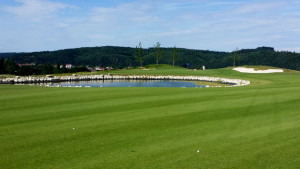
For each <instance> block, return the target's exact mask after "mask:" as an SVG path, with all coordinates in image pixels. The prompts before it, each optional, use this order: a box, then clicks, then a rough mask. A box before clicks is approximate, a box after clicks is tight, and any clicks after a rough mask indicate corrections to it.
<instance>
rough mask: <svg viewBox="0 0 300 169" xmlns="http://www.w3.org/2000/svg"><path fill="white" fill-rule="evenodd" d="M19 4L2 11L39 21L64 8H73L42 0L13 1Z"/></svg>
mask: <svg viewBox="0 0 300 169" xmlns="http://www.w3.org/2000/svg"><path fill="white" fill-rule="evenodd" d="M15 1H16V2H18V3H20V5H18V6H7V7H4V8H2V10H4V11H6V12H8V13H11V14H13V15H15V16H17V17H20V18H26V19H29V20H33V21H41V20H43V19H48V18H52V17H53V15H54V14H55V12H57V11H58V10H62V9H66V8H74V6H71V5H68V4H63V3H58V2H51V1H44V0H15Z"/></svg>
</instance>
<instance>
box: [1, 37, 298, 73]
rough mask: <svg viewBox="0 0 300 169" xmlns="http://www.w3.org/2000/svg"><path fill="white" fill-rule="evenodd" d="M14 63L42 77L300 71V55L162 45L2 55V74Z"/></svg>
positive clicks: (267, 51)
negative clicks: (176, 69)
mask: <svg viewBox="0 0 300 169" xmlns="http://www.w3.org/2000/svg"><path fill="white" fill-rule="evenodd" d="M5 60H6V61H5ZM12 62H14V63H15V64H25V63H34V64H35V65H37V66H38V68H37V67H35V68H36V69H39V72H40V73H39V74H43V73H42V72H43V70H46V69H47V68H46V67H47V65H48V66H49V65H65V64H72V65H74V66H76V67H80V68H81V69H82V68H83V67H85V66H91V67H94V66H101V67H113V68H117V69H119V68H126V67H137V66H141V65H148V64H157V63H159V64H170V65H172V64H174V65H176V66H180V67H187V68H190V69H200V68H201V67H202V66H203V65H204V66H205V67H206V68H208V69H214V68H223V67H228V66H240V65H265V66H274V67H280V68H287V69H293V70H300V53H295V52H288V51H275V50H274V48H272V47H258V48H256V49H240V50H238V49H236V50H234V51H233V52H219V51H209V50H195V49H184V48H176V47H174V48H164V47H160V44H159V43H157V45H156V46H154V47H151V48H142V46H141V44H139V46H137V47H136V48H131V47H118V46H103V47H83V48H74V49H63V50H57V51H42V52H30V53H0V73H1V72H2V73H14V72H12V71H8V70H9V69H10V67H13V66H12V65H11V64H12ZM5 63H8V64H5ZM32 68H34V67H32ZM43 68H44V69H43ZM27 69H30V68H27ZM52 71H54V72H55V71H57V72H59V71H58V69H56V70H55V66H54V68H53V70H52ZM74 71H75V70H74ZM44 72H47V71H44ZM27 74H30V73H27Z"/></svg>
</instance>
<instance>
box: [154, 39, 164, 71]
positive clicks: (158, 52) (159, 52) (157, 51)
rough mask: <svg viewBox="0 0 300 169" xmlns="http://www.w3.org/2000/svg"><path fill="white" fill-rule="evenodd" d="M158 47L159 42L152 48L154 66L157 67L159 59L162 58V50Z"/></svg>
mask: <svg viewBox="0 0 300 169" xmlns="http://www.w3.org/2000/svg"><path fill="white" fill-rule="evenodd" d="M160 45H161V44H160V43H159V42H157V43H156V45H154V47H155V59H156V64H157V65H158V60H159V59H160V58H162V56H163V53H162V50H161V48H160Z"/></svg>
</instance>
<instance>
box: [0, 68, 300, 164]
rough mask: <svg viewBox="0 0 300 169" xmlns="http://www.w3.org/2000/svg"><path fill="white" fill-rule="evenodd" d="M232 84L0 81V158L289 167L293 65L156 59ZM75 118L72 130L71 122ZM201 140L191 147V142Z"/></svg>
mask: <svg viewBox="0 0 300 169" xmlns="http://www.w3.org/2000/svg"><path fill="white" fill-rule="evenodd" d="M109 73H115V74H176V75H203V76H222V77H233V78H243V79H250V80H251V82H253V85H251V86H245V87H235V88H46V87H32V86H10V85H1V86H0V117H1V118H0V151H1V153H0V168H3V169H11V168H22V169H24V168H28V169H34V168H43V169H47V168H54V169H56V168H63V169H66V168H212V169H214V168H238V169H241V168H253V169H257V168H264V169H266V168H298V167H299V165H300V162H299V154H300V151H299V150H300V146H299V145H300V144H299V143H300V130H299V129H300V123H299V122H300V109H299V107H300V85H299V83H300V73H299V72H288V73H276V74H243V73H238V72H235V71H232V70H230V69H216V70H207V71H191V70H185V69H181V68H171V67H166V66H163V67H157V68H155V70H154V68H150V70H148V71H146V70H140V71H137V70H128V71H111V72H109ZM73 127H74V128H76V129H75V130H73V129H72V128H73ZM197 150H200V152H199V153H197V152H196V151H197Z"/></svg>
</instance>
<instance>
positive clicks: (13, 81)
mask: <svg viewBox="0 0 300 169" xmlns="http://www.w3.org/2000/svg"><path fill="white" fill-rule="evenodd" d="M88 80H189V81H207V82H221V83H229V84H233V85H232V86H244V85H249V84H250V81H248V80H241V79H228V78H221V77H206V76H152V75H127V76H125V75H76V74H74V75H72V76H49V75H47V76H44V77H33V76H22V77H20V76H16V77H14V78H2V79H1V78H0V84H22V83H47V82H64V81H88Z"/></svg>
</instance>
